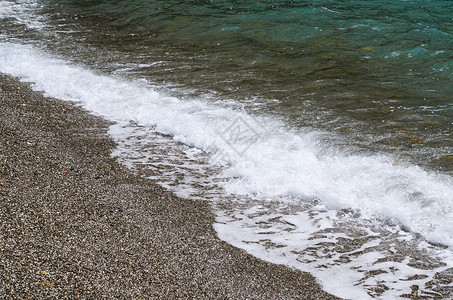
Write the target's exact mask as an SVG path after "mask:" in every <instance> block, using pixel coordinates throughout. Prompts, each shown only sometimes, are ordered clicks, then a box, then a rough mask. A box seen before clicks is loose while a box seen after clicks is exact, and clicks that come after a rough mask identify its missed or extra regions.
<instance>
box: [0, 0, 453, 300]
mask: <svg viewBox="0 0 453 300" xmlns="http://www.w3.org/2000/svg"><path fill="white" fill-rule="evenodd" d="M452 16H453V5H452V4H450V3H449V2H448V1H397V2H395V1H393V2H391V1H374V2H372V1H310V2H306V1H291V2H288V1H190V2H188V1H184V2H182V1H121V2H115V1H64V2H61V1H0V36H1V41H2V42H1V47H0V53H1V56H0V57H1V58H0V71H2V72H6V73H10V74H13V75H15V76H20V77H22V78H24V80H28V81H32V82H35V83H36V85H35V88H36V89H39V90H44V91H45V92H46V93H47V94H49V95H51V96H54V97H59V98H62V99H65V100H70V101H79V102H81V103H82V105H84V106H85V107H87V108H88V109H90V110H91V111H94V112H95V113H97V114H100V115H102V116H104V117H106V118H109V119H112V120H115V121H117V122H119V123H118V125H116V126H113V127H112V128H111V130H110V134H111V135H112V137H114V138H115V139H116V141H117V144H118V149H117V150H116V151H115V153H114V154H113V155H115V156H117V157H118V159H119V160H120V161H121V162H123V163H124V164H126V165H127V166H129V167H130V168H132V169H134V170H136V171H137V172H138V173H140V174H141V175H143V176H147V177H150V178H153V179H154V180H156V181H158V182H159V183H160V184H162V185H163V186H166V187H167V188H169V189H172V190H174V191H175V192H176V193H178V194H179V195H181V196H184V197H190V198H197V199H209V200H211V201H212V203H213V208H214V212H215V213H216V215H217V221H218V223H217V224H216V225H215V228H216V230H217V231H218V232H219V236H220V237H221V238H223V239H225V240H226V241H228V242H230V243H232V244H233V245H236V246H238V247H241V248H244V249H246V250H247V251H249V252H251V253H252V254H254V255H256V256H258V257H261V258H263V259H267V260H270V261H273V262H276V263H285V264H287V265H289V266H292V267H296V268H300V269H302V270H306V271H310V272H311V273H313V274H314V275H315V276H317V277H318V279H319V280H320V281H321V282H322V283H323V284H324V286H325V288H326V289H327V290H328V291H330V292H332V293H334V294H337V295H340V296H343V297H352V298H358V297H360V298H364V297H365V296H373V297H378V298H380V297H382V298H389V297H390V298H392V297H397V296H401V295H409V294H411V295H412V296H414V297H415V295H419V296H426V297H440V296H443V297H445V298H447V297H449V296H448V295H451V291H452V278H451V277H452V275H451V267H452V263H453V259H452V257H453V256H452V255H451V254H452V253H451V247H452V245H453V231H452V230H451V228H453V224H452V223H451V222H452V220H453V218H452V217H453V198H452V197H453V184H452V177H451V175H452V172H453V158H452V154H453V151H452V150H453V142H452V128H453V126H452V123H453V106H452V100H451V95H452V92H453V85H452V84H451V83H452V77H453V71H452V67H453V56H452V54H451V53H453V52H452V50H453V42H452V40H453V39H451V35H452V33H453V27H452V25H451V24H453V22H452V21H453V19H452ZM162 134H163V135H162ZM428 241H429V242H428ZM433 242H434V244H433ZM430 243H431V244H430ZM436 243H437V244H436ZM439 243H440V244H444V245H446V247H444V246H442V245H440V244H439ZM448 247H450V248H448ZM339 273H341V274H347V275H348V276H344V281H342V282H339V284H338V285H335V284H333V283H334V282H335V281H337V278H338V276H337V274H339ZM415 286H417V289H416V288H415ZM345 287H347V288H345Z"/></svg>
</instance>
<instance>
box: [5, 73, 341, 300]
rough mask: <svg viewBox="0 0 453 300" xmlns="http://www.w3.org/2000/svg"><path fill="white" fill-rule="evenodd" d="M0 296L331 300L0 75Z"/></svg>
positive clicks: (85, 123)
mask: <svg viewBox="0 0 453 300" xmlns="http://www.w3.org/2000/svg"><path fill="white" fill-rule="evenodd" d="M0 106H1V109H0V175H1V176H0V198H2V201H1V204H0V205H1V206H0V220H1V222H0V224H1V231H0V232H1V233H0V278H1V280H2V282H3V284H2V286H1V287H0V297H11V298H25V297H37V298H42V297H49V296H50V297H56V298H93V297H94V298H101V297H108V298H126V297H128V298H159V299H162V298H197V299H199V298H209V299H218V298H223V299H224V298H235V299H245V298H249V299H298V298H300V299H338V298H336V297H333V296H331V295H329V294H327V293H326V292H324V291H323V290H322V288H321V287H320V285H319V284H318V283H317V282H316V279H315V278H314V277H313V276H311V275H310V274H309V273H304V272H300V271H297V270H293V269H290V268H288V267H285V266H282V265H275V264H271V263H267V262H264V261H262V260H259V259H257V258H255V257H253V256H251V255H249V254H247V253H245V251H243V250H240V249H238V248H235V247H233V246H231V245H229V244H227V243H226V242H223V241H221V240H220V239H219V238H218V237H217V235H216V232H215V231H214V229H213V228H212V224H213V222H214V217H213V215H212V213H211V207H210V204H209V202H207V201H195V200H188V199H181V198H178V197H176V196H175V195H174V194H173V193H171V192H169V191H166V190H165V189H164V188H162V187H160V186H158V185H156V184H155V183H154V182H152V181H151V180H149V179H145V178H141V177H139V176H138V175H135V174H133V173H132V172H131V171H129V170H127V169H126V168H125V167H123V166H121V165H120V164H119V163H118V162H117V161H116V160H115V159H114V158H111V157H110V153H111V150H112V149H113V148H114V147H115V144H114V142H113V141H112V139H110V138H109V137H108V136H107V133H106V132H107V129H108V126H109V125H110V124H111V123H110V122H109V121H106V120H103V119H102V118H100V117H96V116H93V115H90V114H89V113H88V112H87V111H85V110H83V109H82V108H80V107H78V106H76V105H74V104H73V103H70V102H64V101H61V100H57V99H53V98H47V97H44V96H43V95H42V94H41V93H39V92H34V91H32V90H31V89H30V88H29V85H28V84H25V83H20V82H19V81H18V80H17V79H16V78H14V77H11V76H9V75H4V74H1V73H0Z"/></svg>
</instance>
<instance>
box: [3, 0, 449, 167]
mask: <svg viewBox="0 0 453 300" xmlns="http://www.w3.org/2000/svg"><path fill="white" fill-rule="evenodd" d="M40 3H41V4H42V6H41V13H42V14H43V15H47V16H49V18H50V20H51V21H50V22H49V23H48V26H49V31H48V32H47V34H46V36H41V37H40V38H39V40H40V42H41V43H47V45H46V47H48V48H49V49H52V50H54V51H55V52H57V53H61V54H63V55H68V56H69V55H70V57H72V59H75V60H80V61H81V62H83V63H91V64H92V65H96V67H97V68H98V69H101V70H104V71H105V72H113V71H115V70H118V68H121V67H123V69H126V70H127V72H128V73H129V74H130V75H131V76H136V77H142V78H143V77H145V78H148V79H150V81H152V82H156V83H166V84H171V85H173V86H175V87H185V88H189V89H190V90H191V91H192V92H193V95H197V94H200V93H215V94H216V95H217V97H218V98H220V99H222V98H224V99H234V100H235V101H238V102H240V103H242V104H243V105H244V107H246V108H247V109H249V110H251V111H252V110H253V111H255V112H257V113H264V114H265V113H270V114H274V115H278V116H279V117H281V118H283V119H285V120H286V122H288V124H289V126H291V127H298V128H301V127H307V126H308V127H315V128H321V129H327V130H329V131H333V132H337V133H339V134H340V135H341V136H343V137H344V138H345V140H346V141H341V142H339V144H342V143H345V144H346V143H347V144H348V145H349V146H348V147H351V146H352V145H354V146H355V147H356V148H354V149H353V150H351V151H354V152H356V151H365V152H369V151H371V152H373V151H384V152H389V153H392V154H393V155H395V156H396V159H398V160H399V159H403V160H409V161H412V162H415V163H417V164H419V165H422V166H424V167H427V168H434V169H436V170H442V171H444V172H450V173H451V172H452V170H453V158H452V155H453V138H452V134H453V130H452V128H453V126H452V125H453V98H452V95H453V3H452V2H450V1H440V0H436V1H428V0H424V1H421V0H420V1H402V0H400V1H40ZM3 27H4V28H3V30H5V29H6V30H18V28H17V27H14V28H15V29H9V28H8V26H7V24H3ZM19 30H21V29H20V28H19ZM34 34H38V33H37V32H28V33H27V32H20V33H19V35H21V36H22V38H23V37H26V38H31V39H36V37H33V35H34ZM41 34H42V33H41ZM156 62H160V63H158V64H157V63H156ZM163 70H164V71H163Z"/></svg>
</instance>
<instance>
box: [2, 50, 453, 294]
mask: <svg viewBox="0 0 453 300" xmlns="http://www.w3.org/2000/svg"><path fill="white" fill-rule="evenodd" d="M0 71H1V72H4V73H8V74H11V75H14V76H17V77H20V78H22V80H23V81H28V82H33V83H34V84H33V88H34V89H35V90H41V91H45V94H46V95H48V96H52V97H56V98H59V99H63V100H69V101H77V102H80V103H81V105H82V106H84V107H85V108H87V109H88V110H90V111H93V112H95V113H97V114H99V115H101V116H103V117H105V118H108V119H110V120H114V121H117V122H120V124H125V123H127V122H129V121H131V120H132V121H133V122H134V123H135V124H139V125H140V126H143V127H134V128H136V129H135V130H137V128H143V130H142V132H143V131H152V132H158V133H162V134H165V135H169V136H170V137H171V139H172V140H173V141H176V142H180V143H183V144H184V145H185V146H184V147H186V148H187V149H185V150H184V151H186V154H187V153H188V154H187V155H188V156H189V157H190V156H192V157H193V161H196V159H195V156H196V155H200V153H203V152H201V151H200V149H201V150H204V151H208V152H211V153H212V155H211V158H210V160H211V164H213V165H221V166H223V167H222V168H221V169H220V171H219V172H217V173H216V174H215V175H214V176H211V178H209V177H208V178H205V179H204V186H205V187H206V186H217V187H220V188H222V189H223V190H224V193H225V195H226V194H232V195H236V197H238V198H240V197H241V196H246V197H248V198H249V199H250V201H252V199H269V201H275V200H276V199H280V201H283V200H282V199H289V200H286V202H288V203H294V202H297V201H299V203H303V200H304V199H305V200H307V199H319V201H320V202H319V203H320V204H318V206H316V205H315V206H314V207H311V208H310V210H309V211H310V213H311V215H312V217H309V215H310V214H309V213H307V211H304V209H299V210H296V211H295V212H291V213H282V212H278V209H277V211H275V209H274V210H268V211H267V212H264V209H265V205H264V206H263V205H261V204H259V205H251V206H249V207H248V208H246V209H242V210H241V209H240V208H238V209H237V210H236V211H234V212H231V211H229V212H228V211H226V210H225V211H222V209H221V208H219V210H218V224H216V225H215V228H216V230H217V231H218V232H219V236H220V237H221V238H223V239H225V240H226V241H229V242H231V243H232V244H234V245H236V246H238V247H241V248H244V249H246V250H247V251H249V252H251V253H253V254H254V255H257V256H258V257H261V258H263V259H266V260H270V261H274V262H277V263H285V264H287V265H289V266H292V267H296V268H300V269H302V270H309V271H311V272H312V273H314V274H315V275H317V276H318V278H320V280H321V281H322V282H324V283H325V287H326V289H327V290H328V291H330V292H333V293H335V294H337V295H340V296H343V297H352V298H356V296H359V295H360V294H362V295H360V298H362V297H363V296H364V291H363V290H362V289H359V288H354V287H353V285H354V284H355V283H356V282H357V281H358V280H359V279H360V278H362V277H363V276H362V275H363V272H364V271H363V272H362V273H360V272H357V271H354V270H351V267H352V265H355V266H356V267H357V266H362V269H364V270H367V267H368V268H371V266H373V265H375V263H376V261H377V260H378V258H379V257H381V256H382V254H380V253H379V251H375V250H376V249H375V250H373V251H369V252H366V253H364V254H361V255H359V256H358V257H357V259H356V260H355V261H353V262H352V263H349V264H347V266H348V267H345V265H344V264H340V265H337V266H334V265H335V264H334V263H330V267H329V268H326V269H325V270H320V269H319V264H320V262H319V261H323V263H324V264H327V265H329V263H328V261H332V262H333V261H335V259H334V258H329V259H328V260H327V261H324V260H322V259H320V260H319V261H318V262H317V263H316V265H310V264H309V263H307V262H308V259H305V260H304V259H301V255H299V254H297V255H295V254H294V252H297V251H301V250H304V249H309V247H313V246H314V245H315V244H314V242H313V241H316V242H317V243H318V242H319V240H318V239H314V240H313V239H312V240H309V239H308V237H309V236H313V235H314V234H316V233H317V232H318V233H319V232H320V231H322V230H324V229H326V228H330V227H332V226H334V225H333V224H334V223H335V222H338V220H339V219H338V217H336V213H337V212H338V210H340V209H342V208H348V209H353V210H356V211H358V210H359V211H360V212H361V217H360V218H361V220H373V219H375V218H376V216H378V217H379V216H380V217H381V219H382V218H395V219H397V220H399V222H401V223H402V224H404V225H405V226H407V227H408V228H410V229H411V231H414V232H418V233H421V234H422V235H423V236H424V237H426V238H428V239H429V240H432V241H436V242H440V243H443V244H445V245H448V246H450V247H452V246H453V210H452V205H453V198H452V197H453V184H452V178H451V177H448V176H443V175H440V174H433V173H428V172H426V171H424V170H422V169H420V168H418V167H416V166H413V165H397V164H394V163H392V161H391V159H389V158H387V157H385V156H379V155H376V156H368V157H364V156H358V155H357V156H354V155H344V154H342V153H341V152H339V151H338V150H336V149H330V148H326V147H323V145H321V144H320V143H319V142H318V141H319V135H320V134H321V133H317V132H310V131H307V132H292V131H291V129H290V128H287V127H286V126H285V124H283V123H281V122H280V121H278V120H276V119H272V118H271V117H268V116H258V117H256V116H255V117H253V118H252V117H251V116H249V115H248V114H247V113H245V112H243V111H240V110H235V109H232V108H228V107H222V106H220V105H215V104H210V103H209V101H207V100H203V99H199V100H186V101H182V100H179V99H177V98H174V97H169V96H165V95H161V94H159V93H157V92H156V91H154V90H153V89H152V87H151V86H150V85H149V84H148V83H147V82H144V81H128V80H125V79H121V78H113V77H108V76H102V75H97V74H95V73H94V72H93V71H91V70H88V69H85V68H82V67H78V66H73V65H70V64H68V63H66V62H65V61H63V60H61V59H59V58H55V57H52V56H49V55H47V54H45V53H43V52H41V51H40V50H37V49H35V48H33V47H31V46H25V45H19V44H13V43H1V44H0ZM114 128H115V130H112V132H111V133H112V135H113V136H115V137H116V138H117V140H118V141H120V140H123V141H125V140H126V137H127V136H133V135H132V133H131V132H127V130H129V131H130V130H131V129H130V127H128V126H124V125H123V126H120V125H118V126H116V127H114ZM139 131H140V130H139ZM142 135H143V133H142ZM153 142H154V141H151V142H150V143H153ZM166 142H167V143H169V142H170V140H169V139H168V138H167V139H166ZM164 143H165V141H164ZM129 146H131V145H129ZM123 148H124V149H125V147H124V145H123ZM129 148H130V147H129ZM124 149H123V150H124ZM188 149H189V150H188ZM190 149H192V150H190ZM197 149H198V150H197ZM191 151H192V152H191ZM129 152H130V151H129ZM120 153H121V150H119V152H118V154H120ZM141 153H142V154H143V152H141ZM190 153H192V154H190ZM144 157H145V158H146V159H147V160H149V159H150V157H152V156H151V155H145V156H144ZM125 161H127V159H125ZM167 163H168V162H167ZM149 164H151V163H149ZM188 165H190V159H189V164H186V168H185V169H186V170H187V172H186V174H185V175H184V176H186V177H191V176H194V175H193V174H194V172H195V170H196V169H197V168H198V167H195V168H192V169H193V170H192V171H191V170H190V167H187V166H188ZM195 166H197V165H196V164H195ZM168 176H169V177H171V176H172V175H171V172H169V173H168V174H167V177H168ZM200 176H202V175H200ZM200 176H198V177H200ZM167 181H168V180H167ZM163 182H165V180H163ZM187 186H190V185H187ZM167 187H169V188H171V185H167ZM193 192H194V191H193V190H191V189H189V188H187V189H186V190H185V189H184V186H183V188H182V189H181V187H180V189H179V194H180V195H182V196H188V197H190V196H191V193H193ZM297 199H299V200H297ZM301 201H302V202H301ZM250 203H252V202H250ZM270 203H272V202H270ZM282 203H283V204H281V205H282V207H285V205H286V204H284V203H285V201H283V202H282ZM319 207H321V208H322V209H320V208H319ZM257 211H262V213H261V214H258V215H257V214H256V212H257ZM313 212H317V213H316V215H317V217H315V218H313ZM239 216H240V217H239ZM263 218H264V219H266V220H267V221H266V222H268V223H267V225H266V228H268V231H269V232H268V233H265V234H267V236H266V239H264V240H263V239H262V235H263V233H262V232H260V230H261V229H260V226H261V225H257V224H265V223H263V221H264V219H263ZM275 218H277V219H276V220H278V221H277V222H274V221H272V220H274V219H275ZM269 220H271V221H269ZM369 222H371V223H370V224H372V223H373V221H369ZM282 224H283V225H284V226H283V227H281V225H282ZM285 224H286V225H285ZM288 224H291V225H288ZM320 224H321V225H320ZM361 225H363V224H360V226H361ZM288 226H289V227H290V228H289V229H288V228H287V227H288ZM358 226H359V224H358ZM371 226H374V225H371ZM364 228H365V227H364ZM363 230H365V231H366V230H368V229H363ZM392 230H393V231H395V230H396V229H392ZM397 234H399V235H400V236H403V237H404V236H410V235H411V234H409V233H404V232H402V231H400V232H399V233H397ZM375 235H376V236H378V235H377V233H376V234H375ZM345 236H346V235H345V234H339V233H338V232H337V233H332V234H329V235H328V236H325V237H322V239H326V240H328V241H331V242H335V241H337V240H338V239H339V238H342V237H343V238H344V237H345ZM369 236H373V234H371V235H369ZM382 239H383V237H382V236H379V238H378V239H374V240H372V242H371V244H364V245H363V246H361V248H360V249H361V250H363V249H373V247H375V246H376V245H379V244H380V243H382ZM263 241H265V242H266V241H267V242H271V243H273V244H274V245H277V244H278V245H281V247H267V246H265V245H264V244H262V242H263ZM393 242H395V241H393ZM270 248H273V249H270ZM360 249H359V250H360ZM359 250H357V249H354V251H359ZM331 251H332V253H333V252H334V251H333V250H331ZM448 253H449V250H446V251H445V253H440V252H439V253H436V255H438V256H439V255H440V256H444V260H446V263H447V265H446V266H443V267H442V268H441V269H436V271H442V270H445V269H447V267H449V266H450V264H451V261H452V260H451V257H450V258H449V257H448ZM338 255H339V254H337V256H338ZM334 256H335V255H334ZM337 258H338V257H337ZM359 258H360V259H359ZM301 262H303V263H301ZM387 264H389V263H387ZM398 265H399V272H400V273H401V274H403V275H402V276H403V277H401V278H408V277H409V276H410V274H412V273H411V271H413V270H411V267H408V266H407V265H406V264H404V263H402V264H398ZM391 266H394V264H390V266H387V268H388V267H391ZM401 266H404V268H403V267H401ZM352 269H354V268H352ZM346 270H349V271H348V272H346ZM423 272H424V274H425V273H426V272H428V273H432V272H433V271H432V270H429V271H426V270H423ZM423 272H422V273H423ZM337 273H343V274H348V276H343V277H341V278H342V279H343V280H342V281H341V282H339V281H338V277H337V276H336V275H335V274H337ZM420 273H421V271H420V270H417V272H415V273H414V274H420ZM386 276H387V277H389V278H391V277H392V276H397V277H398V276H400V275H395V274H392V273H391V272H388V273H387V275H386ZM404 276H405V277H404ZM427 276H429V275H427ZM381 277H383V276H381ZM332 278H335V282H337V285H333V284H332ZM389 278H387V279H386V280H390V279H389ZM372 280H375V282H377V281H378V279H376V278H373V279H372ZM426 281H427V280H425V282H426ZM412 283H413V282H412ZM418 283H420V282H418ZM362 285H363V284H362ZM399 285H401V284H398V285H396V284H395V285H394V290H395V291H397V292H398V291H401V290H404V288H407V287H406V286H404V284H403V286H402V287H397V286H399ZM346 286H349V287H348V288H345V287H346ZM389 295H390V294H389Z"/></svg>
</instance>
